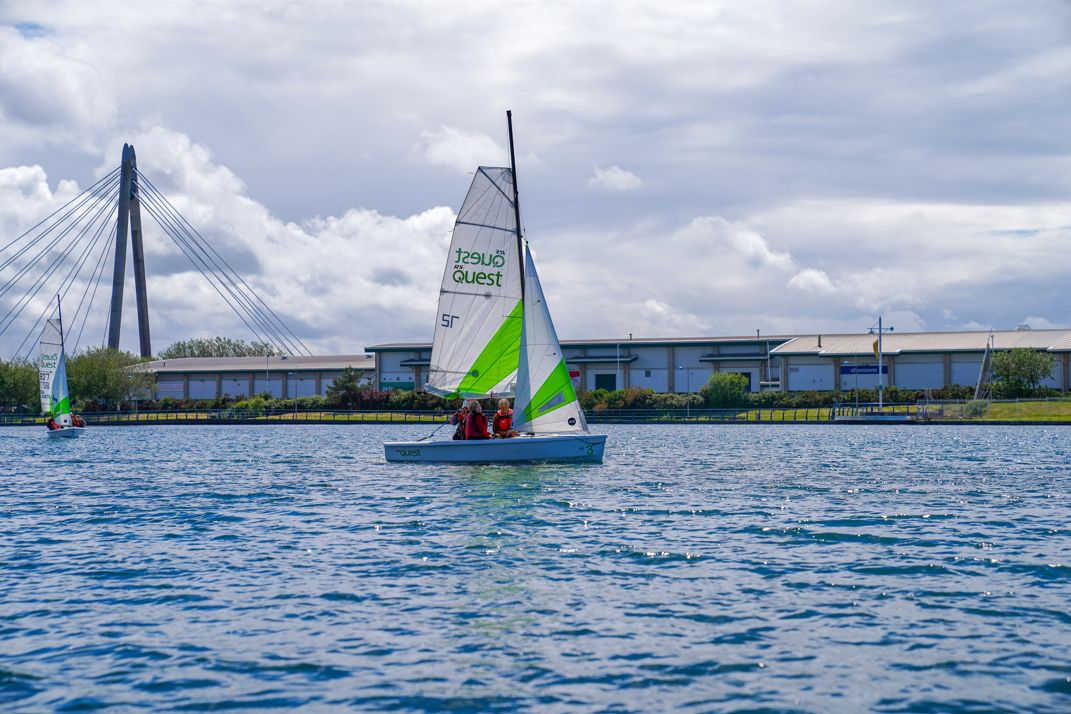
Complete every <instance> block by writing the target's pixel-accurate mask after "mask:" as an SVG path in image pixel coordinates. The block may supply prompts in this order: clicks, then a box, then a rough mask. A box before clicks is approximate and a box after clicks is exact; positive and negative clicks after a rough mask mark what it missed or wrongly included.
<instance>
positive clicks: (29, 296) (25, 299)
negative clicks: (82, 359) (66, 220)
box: [0, 202, 112, 354]
mask: <svg viewBox="0 0 1071 714" xmlns="http://www.w3.org/2000/svg"><path fill="white" fill-rule="evenodd" d="M111 207H112V206H111V205H109V204H108V203H107V202H101V204H100V208H99V210H98V211H97V214H96V215H95V216H93V218H92V219H91V220H90V222H89V223H87V224H86V225H85V226H84V227H83V228H82V230H80V231H79V232H78V235H77V236H76V238H75V240H74V241H72V243H71V245H70V247H69V248H68V249H67V250H65V251H63V252H62V253H61V254H60V255H59V256H57V257H56V259H55V260H53V261H52V264H51V265H49V266H48V267H47V268H46V270H45V272H44V273H43V274H42V275H41V276H40V277H38V278H37V279H36V280H35V281H34V282H33V284H32V285H31V286H30V288H31V289H32V290H31V292H28V293H25V294H23V296H22V297H21V298H20V299H19V300H18V301H17V302H16V303H15V305H14V306H13V307H12V308H11V310H8V313H7V315H4V317H3V318H2V319H0V325H3V323H4V321H6V320H7V319H8V316H9V315H11V313H12V311H14V313H15V314H14V316H12V317H11V320H10V321H9V322H8V323H7V324H6V325H3V326H2V327H0V335H2V334H3V333H4V332H6V331H7V330H8V328H10V327H11V326H12V325H14V324H15V320H16V319H18V317H19V315H20V314H21V313H22V311H23V310H24V309H25V308H26V307H27V306H28V305H29V304H30V302H31V301H32V300H33V298H34V297H36V295H37V293H39V292H40V291H41V288H43V287H44V286H45V285H46V284H47V283H48V281H49V279H50V278H51V277H52V275H54V274H55V273H56V270H57V269H58V268H59V267H60V265H61V264H62V261H63V260H65V259H66V258H67V257H68V256H69V255H71V254H72V253H74V249H75V248H76V247H77V246H78V245H79V241H80V239H81V238H82V237H84V236H85V235H86V234H88V232H89V231H90V230H92V229H93V228H94V226H98V224H99V227H97V230H96V233H95V235H94V236H93V238H92V239H90V240H89V241H88V243H87V244H86V246H85V248H83V249H82V252H81V254H80V255H78V256H77V257H76V258H75V259H74V267H72V268H71V270H70V271H68V273H67V275H66V276H65V277H64V278H63V280H62V281H61V282H60V286H59V289H58V290H57V293H58V294H60V299H62V298H63V297H64V296H65V295H66V294H67V291H68V290H69V289H70V285H73V284H74V278H75V276H76V275H77V273H78V272H79V271H80V270H81V268H82V266H83V265H84V264H85V262H86V259H87V258H88V257H89V255H90V253H92V252H93V250H94V249H95V248H96V247H97V245H98V244H99V242H100V240H101V238H102V232H103V230H104V227H105V225H106V224H107V218H106V216H107V211H108V209H110V208H111ZM102 216H104V217H105V220H103V221H101V217H102ZM19 303H22V306H21V307H19ZM16 308H17V309H16ZM46 312H47V311H46ZM42 319H44V315H42V316H40V317H38V318H37V320H36V321H35V322H34V324H33V326H32V327H31V328H30V331H29V332H28V333H27V335H26V337H25V338H23V341H22V342H21V343H20V344H19V348H18V350H17V351H16V354H18V353H21V352H22V348H23V346H24V345H25V343H26V340H28V339H29V338H30V337H31V336H32V335H33V334H34V332H35V331H36V329H37V325H38V324H39V323H40V322H41V320H42Z"/></svg>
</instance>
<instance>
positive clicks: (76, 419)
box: [71, 414, 86, 427]
mask: <svg viewBox="0 0 1071 714" xmlns="http://www.w3.org/2000/svg"><path fill="white" fill-rule="evenodd" d="M71 424H73V425H74V426H77V427H84V426H85V425H86V420H85V419H83V418H82V417H80V416H78V415H77V414H71Z"/></svg>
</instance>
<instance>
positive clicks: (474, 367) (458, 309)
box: [427, 166, 524, 398]
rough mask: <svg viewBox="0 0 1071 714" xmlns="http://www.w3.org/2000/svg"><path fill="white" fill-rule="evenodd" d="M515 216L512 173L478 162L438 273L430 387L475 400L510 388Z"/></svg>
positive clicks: (517, 305) (515, 355) (518, 308)
mask: <svg viewBox="0 0 1071 714" xmlns="http://www.w3.org/2000/svg"><path fill="white" fill-rule="evenodd" d="M515 215H516V214H515V211H514V207H513V173H512V172H511V171H510V170H509V169H506V168H490V167H486V166H481V167H480V168H478V169H477V170H476V175H475V177H474V178H473V179H472V185H471V186H470V187H469V192H468V195H466V196H465V202H464V204H462V206H461V210H460V211H458V215H457V221H456V222H455V223H454V233H453V237H452V239H451V241H450V252H449V254H448V255H447V260H446V270H445V271H444V273H443V281H442V287H441V288H440V293H439V309H438V311H437V313H436V320H435V342H434V343H433V345H432V349H431V364H430V366H429V369H428V384H427V389H428V391H430V392H433V393H435V394H440V395H461V396H464V397H471V398H476V397H485V396H489V395H492V394H495V395H504V394H511V393H512V392H513V390H514V388H515V383H516V380H517V364H518V362H519V359H520V350H521V329H522V322H523V315H524V305H523V302H522V300H521V277H520V276H521V271H520V265H519V261H520V256H519V255H518V251H517V223H516V219H515Z"/></svg>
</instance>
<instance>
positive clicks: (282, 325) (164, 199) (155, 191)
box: [138, 172, 312, 355]
mask: <svg viewBox="0 0 1071 714" xmlns="http://www.w3.org/2000/svg"><path fill="white" fill-rule="evenodd" d="M138 176H139V178H140V179H143V180H144V183H145V185H147V186H148V188H149V190H150V192H151V193H153V194H155V195H156V196H157V197H158V199H159V200H160V201H162V203H163V204H164V206H165V207H166V208H168V209H169V210H170V211H171V212H172V213H173V214H174V215H175V216H176V217H177V218H178V219H179V220H180V221H182V224H185V228H184V230H185V231H186V233H187V234H192V235H191V237H193V236H196V237H197V238H198V239H200V241H201V242H202V243H203V244H204V245H206V246H207V247H208V249H209V250H210V251H212V253H213V254H215V256H216V257H217V258H219V260H220V261H221V262H222V263H223V265H224V266H225V267H226V268H227V269H228V270H229V271H230V272H231V274H233V275H234V277H235V278H237V279H238V281H239V282H240V283H241V284H242V285H244V286H245V288H246V290H248V291H249V293H250V294H251V295H252V297H253V298H254V299H256V301H257V302H259V303H260V304H261V305H262V306H263V308H264V310H265V311H266V312H267V315H268V316H269V317H270V318H274V319H275V324H277V325H278V327H280V328H282V331H283V333H284V334H289V336H290V337H292V338H293V340H291V341H290V342H291V344H292V343H293V342H295V341H296V342H297V344H298V345H301V347H302V348H303V349H304V351H305V353H306V354H308V355H312V351H311V350H309V348H308V347H307V346H306V345H305V343H304V342H302V341H301V338H300V337H298V336H297V335H296V334H294V331H293V330H291V329H290V327H289V326H288V325H287V324H286V323H285V322H283V320H282V319H281V318H280V317H279V316H278V315H277V314H276V313H275V311H274V310H272V309H271V307H269V306H268V304H267V303H266V302H264V300H263V299H262V298H261V297H260V295H259V294H258V293H257V291H256V290H254V289H253V288H252V287H251V286H250V285H249V284H248V283H247V282H246V281H245V279H243V278H242V276H241V275H239V274H238V271H236V270H235V269H234V268H232V267H231V265H230V263H228V262H227V260H226V259H225V258H224V257H223V256H222V255H220V254H219V252H218V251H217V250H216V249H215V247H213V246H212V244H211V243H210V242H209V241H208V240H207V239H205V237H204V236H202V235H201V234H200V233H199V232H198V231H197V229H196V228H194V227H193V225H192V224H191V223H190V222H189V221H188V220H186V217H185V216H183V215H182V214H181V213H180V212H179V211H178V209H177V208H175V206H174V205H173V204H172V203H171V202H170V201H169V200H168V199H167V196H165V195H164V194H163V192H161V191H160V190H159V189H158V188H156V186H155V185H154V184H153V183H152V181H150V180H149V179H148V178H147V177H145V176H144V175H143V174H141V173H140V172H139V174H138ZM295 352H300V350H296V349H295Z"/></svg>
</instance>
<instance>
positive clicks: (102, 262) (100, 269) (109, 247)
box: [71, 216, 119, 354]
mask: <svg viewBox="0 0 1071 714" xmlns="http://www.w3.org/2000/svg"><path fill="white" fill-rule="evenodd" d="M118 224H119V216H116V217H115V220H114V221H112V233H114V232H115V229H116V228H117V227H118ZM114 248H115V243H113V242H111V241H108V242H106V243H105V244H104V250H102V251H101V253H100V259H99V260H98V261H97V269H96V270H95V271H94V273H95V274H96V275H95V276H94V275H93V274H90V276H89V282H88V283H86V290H87V291H88V290H89V286H90V284H92V285H93V293H92V294H91V295H90V296H89V304H87V305H86V309H85V312H84V313H82V326H81V327H79V328H78V338H77V339H76V340H75V341H74V349H73V350H72V351H71V354H74V353H75V352H77V351H78V345H79V344H81V342H82V331H83V330H85V328H86V322H88V321H89V314H90V313H91V312H92V311H93V301H94V300H95V299H96V298H97V288H98V287H100V279H101V278H102V277H104V266H106V265H107V264H108V256H110V255H111V254H112V253H113V252H114ZM85 298H86V294H85V293H82V300H80V301H79V302H78V308H77V309H76V310H75V315H76V317H75V322H77V321H78V318H77V314H78V312H79V311H81V309H82V302H84V301H85ZM109 312H110V311H109ZM71 326H72V327H74V323H71ZM72 332H73V330H72Z"/></svg>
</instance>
